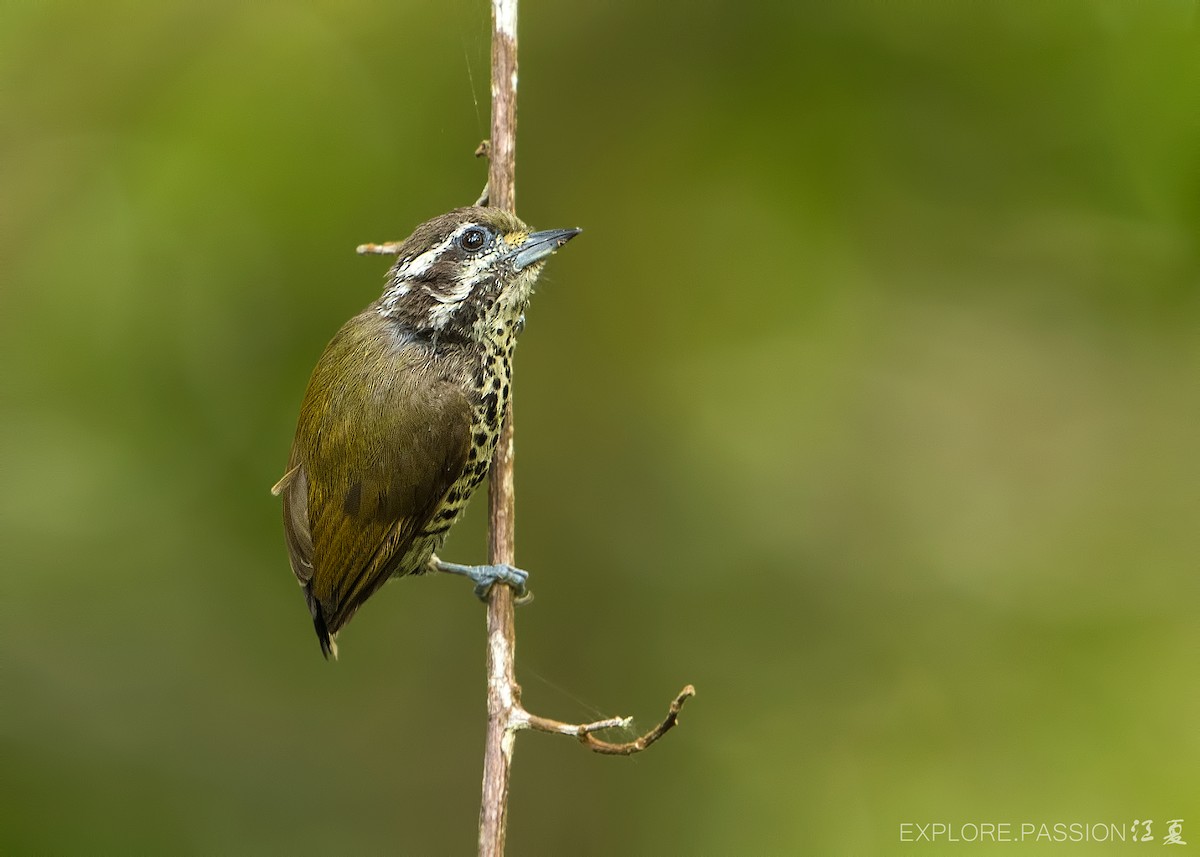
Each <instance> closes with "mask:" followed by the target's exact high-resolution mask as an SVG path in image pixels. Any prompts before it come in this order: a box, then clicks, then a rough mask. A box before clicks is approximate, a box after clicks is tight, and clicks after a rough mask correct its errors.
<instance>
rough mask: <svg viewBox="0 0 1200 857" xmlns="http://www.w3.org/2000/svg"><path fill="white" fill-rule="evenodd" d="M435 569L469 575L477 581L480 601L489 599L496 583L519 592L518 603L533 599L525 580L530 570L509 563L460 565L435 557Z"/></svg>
mask: <svg viewBox="0 0 1200 857" xmlns="http://www.w3.org/2000/svg"><path fill="white" fill-rule="evenodd" d="M430 565H432V566H433V568H434V570H435V571H441V572H444V573H446V574H458V575H461V576H463V577H468V578H470V579H471V580H473V581H474V582H475V596H476V597H477V598H478V599H479V600H480V601H487V596H488V591H489V590H490V589H491V588H492V585H493V584H496V583H507V584H508V585H509V586H511V587H512V588H513V589H514V590H516V593H517V603H518V604H528V603H529V602H530V601H532V600H533V593H531V592H528V591H526V589H525V581H527V580H528V579H529V572H527V571H524V570H522V569H519V568H516V567H515V566H511V565H508V564H507V563H499V564H497V565H459V564H458V563H456V562H443V561H442V560H440V559H438V558H437V557H434V558H433V559H432V560H431V561H430Z"/></svg>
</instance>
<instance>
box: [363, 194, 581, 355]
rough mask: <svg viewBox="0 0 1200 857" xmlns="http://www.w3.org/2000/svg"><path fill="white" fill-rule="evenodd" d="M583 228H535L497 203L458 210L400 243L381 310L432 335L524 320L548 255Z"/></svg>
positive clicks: (465, 333)
mask: <svg viewBox="0 0 1200 857" xmlns="http://www.w3.org/2000/svg"><path fill="white" fill-rule="evenodd" d="M577 234H579V230H578V229H548V230H545V231H543V232H531V231H530V229H529V227H528V226H526V225H525V224H524V223H522V222H521V221H520V220H519V219H518V218H517V217H516V215H513V214H509V213H508V212H506V211H502V210H500V209H498V208H484V207H478V206H475V207H471V208H459V209H455V210H454V211H451V212H449V213H448V214H443V215H442V216H440V217H435V218H434V219H433V220H430V221H428V222H426V223H423V224H421V225H420V226H418V227H417V228H416V230H415V231H414V232H413V234H412V235H410V236H409V237H408V238H407V239H405V240H404V242H403V243H402V244H401V245H400V249H399V252H398V256H397V259H396V264H395V265H393V266H392V268H391V270H390V271H388V275H387V286H386V288H385V289H384V292H383V296H382V297H381V298H380V299H379V303H378V312H379V314H380V315H381V316H383V317H385V318H389V319H392V320H394V321H396V322H397V323H398V324H400V325H402V326H404V327H406V328H409V329H411V330H412V331H413V332H415V333H418V334H424V335H429V336H432V337H434V338H443V337H444V338H448V339H449V338H455V339H468V340H475V341H479V340H482V339H484V338H487V337H488V336H489V335H491V334H492V333H493V332H496V331H497V328H499V330H500V331H504V330H511V329H512V327H513V326H514V325H517V324H518V323H519V320H520V318H521V316H522V315H523V314H524V312H525V308H526V306H527V305H528V303H529V296H530V294H531V293H532V291H533V284H534V283H535V282H536V281H537V278H538V275H539V274H540V273H541V270H542V267H543V266H544V264H545V261H546V257H548V256H549V255H550V254H551V253H553V252H554V251H555V250H557V249H558V248H559V247H561V246H562V245H563V244H565V243H567V242H568V241H570V240H571V239H572V238H574V237H575V236H576V235H577Z"/></svg>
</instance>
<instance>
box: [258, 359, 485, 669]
mask: <svg viewBox="0 0 1200 857" xmlns="http://www.w3.org/2000/svg"><path fill="white" fill-rule="evenodd" d="M342 345H344V343H343V344H342ZM360 345H361V344H360ZM338 346H339V342H338V338H337V337H335V339H334V342H332V343H330V347H329V349H328V350H327V352H326V355H325V356H324V357H322V360H321V361H320V363H319V364H318V368H317V370H316V371H314V373H313V379H312V381H310V383H309V389H308V392H307V393H306V394H305V400H304V404H303V405H302V406H301V416H300V424H299V426H298V428H297V430H296V440H295V442H294V443H293V445H292V454H291V458H290V460H289V462H288V472H287V474H286V475H285V476H284V478H283V479H281V480H280V482H279V484H278V485H277V486H276V488H277V489H278V493H281V494H282V495H283V501H284V503H283V525H284V532H285V535H286V540H287V546H288V553H289V556H290V558H291V563H292V570H293V571H294V572H295V574H296V577H297V579H299V581H300V583H301V584H302V585H303V586H304V589H305V596H306V598H307V600H308V605H309V609H310V610H311V612H312V616H313V624H314V626H315V628H316V631H317V636H318V638H319V639H320V641H321V648H322V650H323V651H324V652H325V653H326V654H328V653H329V651H330V650H331V649H332V639H331V638H332V636H333V635H334V634H336V632H337V631H338V629H339V628H341V627H342V626H343V625H345V624H346V622H347V621H349V619H350V617H351V616H352V615H353V614H354V612H355V611H356V610H357V609H358V608H359V607H360V606H361V605H362V604H363V602H364V601H366V600H367V599H368V598H369V597H370V596H371V595H372V594H373V593H374V592H375V591H376V590H377V589H379V587H380V586H382V585H383V584H384V583H385V582H386V581H387V579H388V577H389V576H391V574H392V573H393V572H396V571H399V572H402V573H403V572H405V571H415V570H416V569H401V568H398V567H397V564H398V563H399V562H401V561H402V560H403V559H404V556H405V554H406V553H407V552H408V550H409V548H410V547H411V546H412V544H413V541H414V539H415V538H416V537H417V536H418V535H420V533H421V531H422V530H423V529H424V528H425V526H426V525H427V524H428V523H429V521H430V519H431V518H432V517H433V515H434V514H435V513H436V511H437V509H438V507H439V506H440V505H441V504H442V502H443V500H444V499H445V497H446V494H447V492H449V490H450V489H451V487H452V486H453V485H454V483H455V481H457V479H458V477H459V476H460V475H461V474H462V472H463V469H464V467H465V465H466V461H467V455H468V452H469V450H470V443H471V436H470V430H471V410H470V405H469V404H468V402H467V401H466V398H465V397H464V396H463V394H462V392H461V391H460V390H459V389H458V388H457V387H456V386H454V385H453V384H450V383H448V382H444V381H442V382H439V383H432V384H428V383H426V384H421V383H415V381H416V377H415V374H414V373H415V371H416V370H415V369H414V368H413V367H414V365H417V364H415V363H414V361H412V360H405V359H404V358H405V355H404V354H403V353H400V354H396V355H393V354H390V353H389V355H388V359H389V360H393V361H394V364H393V365H388V366H387V370H394V371H387V370H385V371H384V373H383V374H384V375H388V376H390V377H389V379H388V383H387V384H386V385H383V386H381V381H380V368H381V367H380V364H379V362H378V361H372V360H370V359H369V356H367V355H364V354H363V353H361V348H352V349H349V350H348V351H347V350H346V349H344V348H343V349H342V350H343V351H346V353H344V354H339V352H338ZM410 356H411V355H410ZM364 357H367V358H368V359H364ZM343 358H344V359H343ZM385 365H386V364H385ZM364 367H372V368H373V370H374V371H375V373H376V374H375V376H374V377H368V376H367V374H366V371H365V368H364ZM367 426H370V428H369V429H368V428H366V427H367Z"/></svg>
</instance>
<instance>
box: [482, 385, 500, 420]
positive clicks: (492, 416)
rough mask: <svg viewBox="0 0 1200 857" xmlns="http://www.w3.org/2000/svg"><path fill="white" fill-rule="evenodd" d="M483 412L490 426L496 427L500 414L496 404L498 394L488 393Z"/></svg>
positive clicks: (484, 398)
mask: <svg viewBox="0 0 1200 857" xmlns="http://www.w3.org/2000/svg"><path fill="white" fill-rule="evenodd" d="M483 412H484V415H485V416H486V418H487V421H488V423H489V424H490V425H495V424H496V420H497V414H498V405H497V402H496V394H495V393H494V392H493V393H488V394H487V395H486V396H484V397H483Z"/></svg>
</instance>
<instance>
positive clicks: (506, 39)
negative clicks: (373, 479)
mask: <svg viewBox="0 0 1200 857" xmlns="http://www.w3.org/2000/svg"><path fill="white" fill-rule="evenodd" d="M491 3H492V128H491V139H490V140H487V141H484V143H483V144H481V145H480V147H479V149H478V150H477V151H476V153H475V154H476V156H487V157H488V158H489V167H488V183H487V186H486V187H485V188H484V192H483V194H482V195H481V196H480V198H479V200H478V202H477V204H480V205H483V204H487V205H492V206H495V207H496V208H502V209H505V210H506V211H509V212H514V213H515V210H516V190H515V173H516V135H517V0H491ZM392 246H393V245H391V244H383V245H364V246H363V247H360V248H359V252H360V253H388V252H395V251H394V250H390V249H389V248H391V247H392ZM509 402H510V405H509V410H508V413H507V414H506V415H505V418H504V424H503V428H502V429H501V431H500V437H499V439H498V440H497V442H496V452H495V454H494V456H493V457H492V467H491V472H490V475H489V479H488V482H489V486H488V501H489V510H490V518H491V528H490V530H489V537H488V554H489V562H491V563H493V564H501V563H504V564H508V565H512V564H513V563H514V561H515V547H514V533H513V505H514V493H513V423H512V406H511V402H512V398H511V397H510V398H509ZM487 642H488V658H487V686H488V694H487V709H488V723H487V739H486V744H485V747H484V756H483V800H482V803H481V805H480V808H479V854H480V857H502V855H503V854H504V839H505V835H506V833H507V827H508V791H509V779H510V772H511V768H512V757H513V745H514V744H515V742H516V737H517V732H518V731H519V730H522V729H533V730H535V731H539V732H553V733H557V734H561V735H569V736H572V737H574V738H577V739H578V740H579V741H580V743H582V744H583V745H584V746H586V747H588V748H589V749H591V750H593V751H595V752H597V753H605V754H609V755H621V756H628V755H632V754H634V753H640V752H641V751H642V750H645V749H646V748H647V747H649V746H650V745H651V744H653V743H654V742H655V741H657V740H658V739H659V738H661V737H662V736H663V735H665V734H666V733H667V732H668V731H670V730H671V728H672V727H674V726H675V724H676V722H677V721H678V719H679V710H680V708H682V707H683V703H684V702H685V701H686V700H687V699H688V698H689V697H691V696H693V695H694V694H695V692H696V691H695V689H694V688H693V687H692V686H691V685H690V684H689V685H688V686H687V687H685V688H684V689H683V690H682V691H680V693H679V695H678V696H677V697H675V700H674V701H673V702H672V703H671V706H670V709H669V710H668V712H667V716H666V718H665V719H664V720H663V721H662V722H661V723H659V724H658V725H657V726H656V727H654V728H653V729H651V730H650V731H649V732H647V733H646V734H645V735H642V736H641V737H639V738H637V739H636V740H634V741H629V742H626V743H612V742H609V741H603V740H601V739H599V738H596V737H595V736H594V734H593V733H595V732H599V731H601V730H604V729H612V728H618V727H621V728H623V727H627V726H628V724H629V722H630V720H629V718H624V717H615V718H610V719H608V720H601V721H597V722H595V723H583V724H570V723H562V722H560V721H557V720H551V719H549V718H546V717H538V716H536V715H533V714H530V713H529V712H528V711H526V710H525V709H524V707H523V706H522V705H521V688H520V686H519V685H518V684H517V680H516V675H515V670H514V666H513V665H514V662H515V660H516V630H515V627H514V624H513V590H512V588H511V587H509V586H507V585H494V586H492V588H491V591H490V592H489V594H488V605H487Z"/></svg>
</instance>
